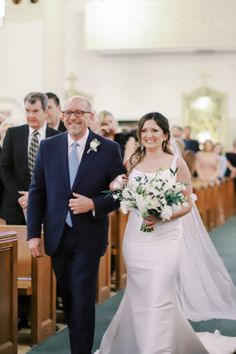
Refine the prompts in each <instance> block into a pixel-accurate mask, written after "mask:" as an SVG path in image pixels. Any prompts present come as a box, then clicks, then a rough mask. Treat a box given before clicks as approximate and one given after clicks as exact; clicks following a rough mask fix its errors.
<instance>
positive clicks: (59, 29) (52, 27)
mask: <svg viewBox="0 0 236 354" xmlns="http://www.w3.org/2000/svg"><path fill="white" fill-rule="evenodd" d="M65 2H66V1H65V0H50V1H45V7H44V35H43V37H44V60H43V63H44V80H43V82H44V90H45V91H52V92H54V93H56V94H57V95H58V96H59V97H60V98H61V99H62V100H63V99H64V91H65V89H64V81H65V80H64V52H63V8H64V5H65Z"/></svg>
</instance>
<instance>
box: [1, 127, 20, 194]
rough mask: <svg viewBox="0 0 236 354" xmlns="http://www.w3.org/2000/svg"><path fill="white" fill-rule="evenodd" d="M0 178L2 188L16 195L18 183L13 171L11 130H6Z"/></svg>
mask: <svg viewBox="0 0 236 354" xmlns="http://www.w3.org/2000/svg"><path fill="white" fill-rule="evenodd" d="M0 169H1V178H2V182H3V184H4V188H5V189H6V190H7V191H9V192H10V193H12V194H16V195H17V193H18V183H17V179H16V177H15V171H14V157H13V138H12V134H11V129H8V131H7V133H6V136H5V139H4V143H3V147H2V153H1V163H0Z"/></svg>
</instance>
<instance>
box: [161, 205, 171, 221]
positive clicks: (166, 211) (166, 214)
mask: <svg viewBox="0 0 236 354" xmlns="http://www.w3.org/2000/svg"><path fill="white" fill-rule="evenodd" d="M172 215H173V212H172V208H171V207H170V206H169V205H166V206H165V207H164V208H163V210H162V212H161V219H162V220H170V218H171V216H172Z"/></svg>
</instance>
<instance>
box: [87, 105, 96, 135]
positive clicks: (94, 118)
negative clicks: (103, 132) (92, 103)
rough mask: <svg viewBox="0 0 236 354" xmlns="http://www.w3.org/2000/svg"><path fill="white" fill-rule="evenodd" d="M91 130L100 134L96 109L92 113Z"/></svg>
mask: <svg viewBox="0 0 236 354" xmlns="http://www.w3.org/2000/svg"><path fill="white" fill-rule="evenodd" d="M89 128H90V129H91V130H92V131H93V132H94V133H98V115H97V112H96V111H95V109H93V110H92V113H91V114H90V121H89Z"/></svg>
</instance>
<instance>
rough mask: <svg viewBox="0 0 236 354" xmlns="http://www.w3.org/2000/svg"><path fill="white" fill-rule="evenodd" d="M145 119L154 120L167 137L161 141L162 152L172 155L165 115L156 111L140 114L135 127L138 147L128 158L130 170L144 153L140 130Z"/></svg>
mask: <svg viewBox="0 0 236 354" xmlns="http://www.w3.org/2000/svg"><path fill="white" fill-rule="evenodd" d="M147 120H154V122H155V123H156V124H157V125H158V126H159V127H160V128H161V129H162V130H163V133H164V134H166V135H167V139H166V140H165V141H163V143H162V149H163V151H164V152H167V153H168V154H170V155H173V153H172V151H171V149H170V147H169V142H170V127H169V122H168V119H167V118H166V117H164V116H163V115H162V114H161V113H158V112H152V113H147V114H145V115H144V116H142V117H141V119H140V120H139V122H138V128H137V138H138V147H137V148H136V150H135V152H134V153H133V155H132V156H131V157H130V160H129V169H130V170H131V169H132V168H133V167H135V166H136V165H137V164H138V163H139V162H140V161H141V160H142V159H143V157H144V156H145V154H146V149H145V147H144V146H143V144H142V143H141V132H142V129H143V126H144V124H145V122H146V121H147Z"/></svg>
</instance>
